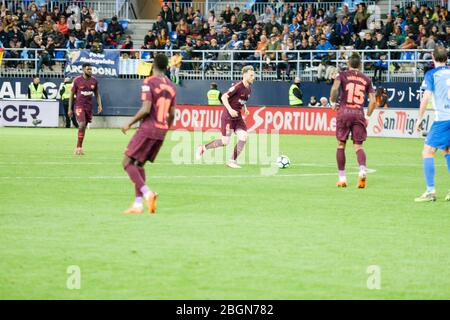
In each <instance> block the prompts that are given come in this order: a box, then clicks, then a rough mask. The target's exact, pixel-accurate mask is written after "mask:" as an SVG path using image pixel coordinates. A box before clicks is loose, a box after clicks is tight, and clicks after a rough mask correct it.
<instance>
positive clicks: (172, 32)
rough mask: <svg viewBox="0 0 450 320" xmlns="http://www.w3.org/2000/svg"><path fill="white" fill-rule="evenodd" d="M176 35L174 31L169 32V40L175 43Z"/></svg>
mask: <svg viewBox="0 0 450 320" xmlns="http://www.w3.org/2000/svg"><path fill="white" fill-rule="evenodd" d="M177 38H178V35H177V32H176V31H171V32H169V39H170V42H172V43H175V42H176V41H177Z"/></svg>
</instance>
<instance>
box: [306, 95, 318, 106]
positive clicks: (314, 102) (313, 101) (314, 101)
mask: <svg viewBox="0 0 450 320" xmlns="http://www.w3.org/2000/svg"><path fill="white" fill-rule="evenodd" d="M308 107H313V108H315V107H320V103H319V102H317V98H316V96H311V98H309V103H308Z"/></svg>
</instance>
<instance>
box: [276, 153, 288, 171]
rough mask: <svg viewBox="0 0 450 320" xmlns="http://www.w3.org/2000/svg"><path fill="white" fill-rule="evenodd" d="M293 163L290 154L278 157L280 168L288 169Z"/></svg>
mask: <svg viewBox="0 0 450 320" xmlns="http://www.w3.org/2000/svg"><path fill="white" fill-rule="evenodd" d="M290 164H291V161H290V160H289V158H288V156H283V155H282V156H279V157H278V158H277V166H278V168H280V169H286V168H288V167H289V165H290Z"/></svg>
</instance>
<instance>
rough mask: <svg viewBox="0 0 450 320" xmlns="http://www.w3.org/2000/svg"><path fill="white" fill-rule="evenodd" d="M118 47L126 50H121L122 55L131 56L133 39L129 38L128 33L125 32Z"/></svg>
mask: <svg viewBox="0 0 450 320" xmlns="http://www.w3.org/2000/svg"><path fill="white" fill-rule="evenodd" d="M163 30H164V29H163ZM120 49H122V50H127V51H122V56H125V57H128V58H129V57H131V55H132V49H133V41H132V40H131V36H130V35H129V34H127V35H126V36H125V42H124V43H123V44H122V45H121V46H120Z"/></svg>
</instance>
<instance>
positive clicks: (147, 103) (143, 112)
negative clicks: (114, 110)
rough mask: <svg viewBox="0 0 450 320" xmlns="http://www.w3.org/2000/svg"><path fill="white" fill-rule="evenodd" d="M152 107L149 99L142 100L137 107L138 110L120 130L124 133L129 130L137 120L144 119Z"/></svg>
mask: <svg viewBox="0 0 450 320" xmlns="http://www.w3.org/2000/svg"><path fill="white" fill-rule="evenodd" d="M151 109H152V103H151V101H149V100H144V101H143V102H142V107H141V108H140V109H139V111H138V112H137V113H136V114H135V115H134V117H133V118H132V119H131V120H130V121H129V122H128V123H127V124H126V125H124V126H123V127H122V132H123V133H124V134H126V133H127V131H128V130H130V128H131V127H132V126H133V125H134V124H135V123H137V122H138V121H141V120H142V119H144V118H145V117H146V116H148V115H149V114H150V110H151Z"/></svg>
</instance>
